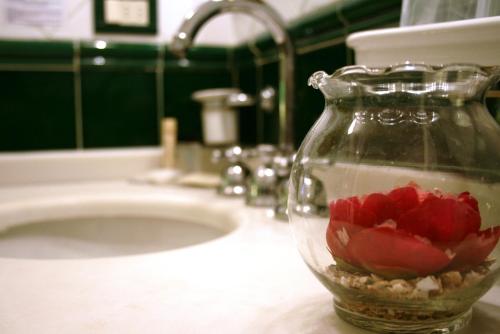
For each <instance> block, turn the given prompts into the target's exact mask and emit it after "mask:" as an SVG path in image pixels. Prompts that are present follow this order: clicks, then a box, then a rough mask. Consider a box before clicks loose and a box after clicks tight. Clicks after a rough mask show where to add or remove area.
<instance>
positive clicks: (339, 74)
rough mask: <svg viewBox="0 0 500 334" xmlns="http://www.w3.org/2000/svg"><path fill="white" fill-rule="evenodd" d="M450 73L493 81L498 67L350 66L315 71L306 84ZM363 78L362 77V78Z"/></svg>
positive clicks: (317, 86) (499, 75)
mask: <svg viewBox="0 0 500 334" xmlns="http://www.w3.org/2000/svg"><path fill="white" fill-rule="evenodd" d="M452 72H455V73H456V72H463V73H465V72H468V73H472V74H475V75H477V76H482V77H483V78H484V79H488V80H492V81H493V80H494V79H496V78H498V77H500V66H481V65H478V64H472V63H452V64H443V65H427V64H424V63H411V62H405V63H401V64H395V65H390V66H383V67H370V66H365V65H350V66H345V67H342V68H340V69H338V70H336V71H335V72H333V74H331V75H329V74H327V73H326V72H324V71H317V72H315V73H313V74H312V75H311V77H310V78H309V81H308V84H309V86H312V87H314V88H316V89H317V88H319V87H320V86H321V84H322V83H323V80H325V79H338V80H342V79H344V78H345V79H349V80H352V77H351V75H353V74H361V75H366V76H367V77H368V78H373V77H387V76H389V75H391V74H394V73H426V74H434V75H433V77H442V76H444V74H447V73H452ZM362 77H363V76H362Z"/></svg>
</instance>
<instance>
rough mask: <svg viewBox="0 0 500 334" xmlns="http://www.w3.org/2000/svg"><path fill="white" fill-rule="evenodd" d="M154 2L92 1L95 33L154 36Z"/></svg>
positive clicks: (149, 0) (155, 20)
mask: <svg viewBox="0 0 500 334" xmlns="http://www.w3.org/2000/svg"><path fill="white" fill-rule="evenodd" d="M156 13H157V11H156V0H94V26H95V31H96V32H107V33H126V34H152V35H154V34H156V31H157V27H156V25H157V17H156Z"/></svg>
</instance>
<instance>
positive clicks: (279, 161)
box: [273, 152, 295, 178]
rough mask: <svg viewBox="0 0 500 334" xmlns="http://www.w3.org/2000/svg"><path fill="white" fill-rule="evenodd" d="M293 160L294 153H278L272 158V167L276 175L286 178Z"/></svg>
mask: <svg viewBox="0 0 500 334" xmlns="http://www.w3.org/2000/svg"><path fill="white" fill-rule="evenodd" d="M294 161H295V153H292V154H287V153H283V152H281V153H278V154H277V155H276V156H275V157H274V158H273V168H274V170H275V171H276V175H278V176H279V177H282V178H288V177H289V176H290V171H291V170H292V165H293V162H294Z"/></svg>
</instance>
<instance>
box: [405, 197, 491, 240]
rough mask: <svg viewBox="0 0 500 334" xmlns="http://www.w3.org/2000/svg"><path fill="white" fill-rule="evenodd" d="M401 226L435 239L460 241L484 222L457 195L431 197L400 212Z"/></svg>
mask: <svg viewBox="0 0 500 334" xmlns="http://www.w3.org/2000/svg"><path fill="white" fill-rule="evenodd" d="M397 222H398V228H401V229H404V230H406V231H408V232H411V233H413V234H418V235H420V236H423V237H426V238H428V239H430V240H433V241H440V242H441V241H442V242H448V241H460V240H462V239H463V238H465V236H466V235H467V234H469V233H473V232H476V231H477V230H478V229H479V226H480V225H481V218H480V216H479V213H478V212H477V211H475V210H474V209H472V208H471V207H470V206H469V205H468V204H466V203H464V202H461V201H458V200H455V199H454V198H438V197H435V196H428V197H427V199H425V200H424V202H423V203H422V204H421V205H419V206H417V207H416V208H414V209H412V210H410V211H408V212H407V213H405V214H403V215H401V217H400V218H399V219H398V221H397Z"/></svg>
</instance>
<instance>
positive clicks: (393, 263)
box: [326, 184, 500, 277]
mask: <svg viewBox="0 0 500 334" xmlns="http://www.w3.org/2000/svg"><path fill="white" fill-rule="evenodd" d="M480 226H481V216H480V214H479V206H478V202H477V200H476V199H475V198H474V197H472V195H471V194H470V193H468V192H463V193H461V194H459V195H458V196H454V195H450V194H442V193H439V192H424V191H422V190H421V189H420V188H418V186H416V185H415V184H410V185H408V186H405V187H400V188H396V189H394V190H392V191H391V192H389V193H388V194H382V193H372V194H369V195H366V196H363V197H362V198H358V197H349V198H346V199H338V200H336V201H333V202H331V203H330V223H329V225H328V229H327V232H326V240H327V244H328V247H329V249H330V252H331V253H332V255H333V256H335V257H336V258H340V259H342V260H343V261H345V262H347V263H349V264H351V265H354V266H357V267H360V268H363V269H365V270H368V271H371V272H373V273H376V274H379V275H381V276H386V277H401V276H426V275H430V274H433V273H436V272H439V271H442V270H445V269H446V270H466V269H469V268H472V267H474V266H477V265H479V264H480V263H482V262H483V261H484V260H485V259H486V258H487V257H488V255H489V254H490V253H491V252H492V251H493V249H494V248H495V246H496V244H497V242H498V239H499V238H500V226H497V227H495V228H489V229H486V230H483V231H480V230H479V229H480Z"/></svg>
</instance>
